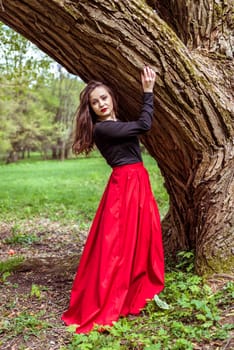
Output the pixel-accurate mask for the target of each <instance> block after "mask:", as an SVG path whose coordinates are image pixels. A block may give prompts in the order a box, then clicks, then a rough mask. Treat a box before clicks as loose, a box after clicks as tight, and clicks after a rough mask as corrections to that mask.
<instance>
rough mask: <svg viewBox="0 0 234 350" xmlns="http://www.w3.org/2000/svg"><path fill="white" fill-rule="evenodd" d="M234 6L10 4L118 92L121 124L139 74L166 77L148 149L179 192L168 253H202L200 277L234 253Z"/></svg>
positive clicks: (5, 12) (52, 45)
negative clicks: (146, 72)
mask: <svg viewBox="0 0 234 350" xmlns="http://www.w3.org/2000/svg"><path fill="white" fill-rule="evenodd" d="M232 5H233V2H232V0H218V1H213V0H201V1H195V2H194V1H191V0H182V1H181V0H168V1H143V0H131V1H130V0H118V1H117V0H103V1H98V0H92V1H86V0H81V1H77V2H74V1H70V0H66V1H65V0H62V1H57V0H50V1H48V0H40V1H34V0H32V1H30V2H24V1H19V0H8V1H2V11H1V12H0V18H1V19H2V21H3V22H5V23H7V24H8V25H10V26H11V27H12V28H14V29H15V30H17V31H19V32H20V33H21V34H23V35H24V36H25V37H27V38H28V39H29V40H31V41H32V42H34V43H35V44H36V45H37V46H38V47H39V48H41V49H42V50H43V51H45V52H46V53H48V54H49V55H50V56H51V57H53V58H54V59H55V60H57V61H58V62H59V63H60V64H62V65H63V66H64V67H66V68H67V69H68V71H69V72H71V73H73V74H78V75H79V76H80V77H81V78H82V79H83V80H84V81H87V80H89V79H93V78H94V79H99V80H103V81H105V82H106V83H107V84H109V85H111V86H112V87H113V88H114V89H115V90H116V91H118V93H119V97H120V100H121V104H120V117H121V118H123V119H127V118H128V119H134V118H136V116H137V115H138V112H139V108H140V99H141V98H140V96H141V90H140V86H141V85H140V78H139V70H140V69H142V66H143V65H144V64H149V65H150V66H152V67H153V68H154V69H155V71H156V72H157V82H156V86H155V91H154V96H155V106H156V108H155V114H154V123H153V128H152V131H151V132H150V133H149V134H148V135H147V136H146V137H144V139H143V142H144V145H145V146H146V148H147V149H148V150H149V152H150V153H151V155H152V156H153V157H154V158H155V159H156V160H157V162H158V164H159V166H160V169H161V171H162V174H163V175H164V178H165V185H166V187H167V189H168V192H169V194H170V210H169V213H168V215H167V217H166V219H165V220H164V223H163V228H164V242H165V249H166V252H167V253H168V255H171V254H174V253H176V252H177V251H178V250H180V249H194V250H195V252H196V267H197V271H199V272H200V273H212V272H218V271H230V270H231V266H232V262H233V255H232V249H233V248H232V244H233V226H234V217H233V198H234V183H233V181H234V180H233V178H234V174H233V169H234V164H233V163H234V157H233V153H234V150H233V136H234V133H233V112H234V107H233V103H232V102H233V76H234V74H233V34H232V33H233V11H234V9H233V6H232Z"/></svg>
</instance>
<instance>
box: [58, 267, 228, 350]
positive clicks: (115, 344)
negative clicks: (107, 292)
mask: <svg viewBox="0 0 234 350" xmlns="http://www.w3.org/2000/svg"><path fill="white" fill-rule="evenodd" d="M231 293H233V283H230V282H229V283H228V284H227V285H226V286H225V287H224V288H223V289H222V290H221V291H219V292H218V293H212V291H211V289H210V288H209V287H208V286H207V285H206V284H205V283H204V282H203V281H202V279H201V278H200V277H199V276H196V275H194V274H192V273H188V272H182V271H179V270H175V271H170V272H168V273H167V275H166V287H165V290H164V291H163V292H162V293H161V295H160V298H161V299H162V300H164V301H166V302H167V303H168V304H169V305H170V308H163V309H162V308H161V307H159V306H158V304H157V303H155V302H154V301H150V302H149V303H148V304H147V306H146V307H145V309H144V310H143V311H142V314H141V315H140V316H138V317H135V318H131V317H129V318H120V320H119V321H118V322H115V323H114V325H113V327H108V326H106V327H104V328H102V331H101V332H99V331H98V328H97V327H96V329H94V330H93V331H92V332H91V333H88V334H74V336H73V339H72V341H71V343H70V345H69V346H68V348H67V349H69V350H75V349H81V350H86V349H100V350H104V349H110V348H111V349H114V350H115V349H116V350H117V349H122V350H125V349H126V350H129V349H130V350H131V349H132V350H149V349H152V350H156V349H159V350H183V349H184V350H189V349H194V345H193V344H194V343H199V342H203V343H204V341H206V342H207V343H209V342H210V341H212V340H216V341H217V340H222V339H226V338H228V336H229V332H230V329H232V328H233V325H230V324H226V325H222V324H221V323H220V322H219V320H220V311H219V309H218V304H219V302H220V301H221V300H225V301H227V300H229V304H230V303H231V299H230V295H231ZM103 331H104V332H103ZM61 350H62V349H61Z"/></svg>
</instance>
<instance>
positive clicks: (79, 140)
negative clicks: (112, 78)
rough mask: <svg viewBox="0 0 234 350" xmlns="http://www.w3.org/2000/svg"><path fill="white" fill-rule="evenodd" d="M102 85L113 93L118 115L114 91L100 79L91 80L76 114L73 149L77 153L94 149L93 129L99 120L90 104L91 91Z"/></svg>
mask: <svg viewBox="0 0 234 350" xmlns="http://www.w3.org/2000/svg"><path fill="white" fill-rule="evenodd" d="M100 86H102V87H104V88H105V89H106V90H107V91H108V93H109V94H110V95H111V98H112V101H113V108H114V112H115V114H116V115H117V100H116V98H115V95H114V93H113V91H112V90H111V89H110V88H109V87H108V86H107V85H105V84H103V83H101V82H99V81H95V80H92V81H90V82H89V83H88V84H87V85H86V87H85V88H84V90H82V91H81V93H80V105H79V107H78V109H77V112H76V115H75V118H76V127H75V133H74V143H73V145H72V150H73V152H74V153H75V154H80V153H85V154H86V155H88V154H89V153H90V152H91V151H92V149H93V146H94V139H93V129H94V124H95V123H96V121H97V116H96V114H95V113H94V111H93V109H92V107H91V106H90V102H89V98H90V94H91V92H92V91H93V90H94V89H95V88H96V87H100Z"/></svg>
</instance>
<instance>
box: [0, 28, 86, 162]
mask: <svg viewBox="0 0 234 350" xmlns="http://www.w3.org/2000/svg"><path fill="white" fill-rule="evenodd" d="M0 38H1V41H0V57H1V61H0V88H1V89H0V91H1V92H0V96H1V102H0V121H1V123H0V133H1V136H2V142H1V146H0V153H1V154H2V157H5V154H7V162H12V161H16V160H17V159H19V158H21V159H22V158H24V157H25V153H26V152H27V156H28V157H29V155H30V151H31V150H37V151H40V152H41V153H42V156H43V158H48V157H49V155H50V153H51V154H52V155H53V158H59V159H63V158H66V157H67V156H68V149H70V142H71V141H70V140H71V132H72V130H71V129H72V119H73V116H74V112H75V109H76V108H77V103H78V96H79V91H80V90H81V88H82V87H83V85H84V83H83V82H82V81H80V80H79V79H77V77H74V76H73V77H72V76H71V75H70V74H69V73H68V72H66V71H65V69H62V68H61V66H59V65H56V66H55V64H54V61H53V60H52V59H50V58H49V57H48V56H46V55H45V54H44V53H43V52H41V51H40V50H39V49H38V48H37V47H36V46H35V45H33V44H32V43H31V42H30V41H28V40H27V39H25V38H24V37H22V36H21V35H20V34H18V33H16V32H15V31H13V30H12V29H10V28H9V27H7V26H6V25H3V24H2V23H0Z"/></svg>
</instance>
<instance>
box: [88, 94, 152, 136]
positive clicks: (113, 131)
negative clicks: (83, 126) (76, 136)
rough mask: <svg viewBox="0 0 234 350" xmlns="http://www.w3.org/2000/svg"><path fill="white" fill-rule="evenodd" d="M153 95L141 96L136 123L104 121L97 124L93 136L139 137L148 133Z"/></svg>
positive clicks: (150, 123)
mask: <svg viewBox="0 0 234 350" xmlns="http://www.w3.org/2000/svg"><path fill="white" fill-rule="evenodd" d="M153 108H154V106H153V93H150V92H147V93H144V96H143V105H142V109H141V113H140V117H139V119H138V120H136V121H130V122H121V121H111V120H110V121H104V122H100V123H97V124H96V126H95V134H96V136H97V137H98V138H121V137H123V138H124V137H132V136H137V135H140V134H142V133H144V132H146V131H149V130H150V128H151V125H152V117H153Z"/></svg>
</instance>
